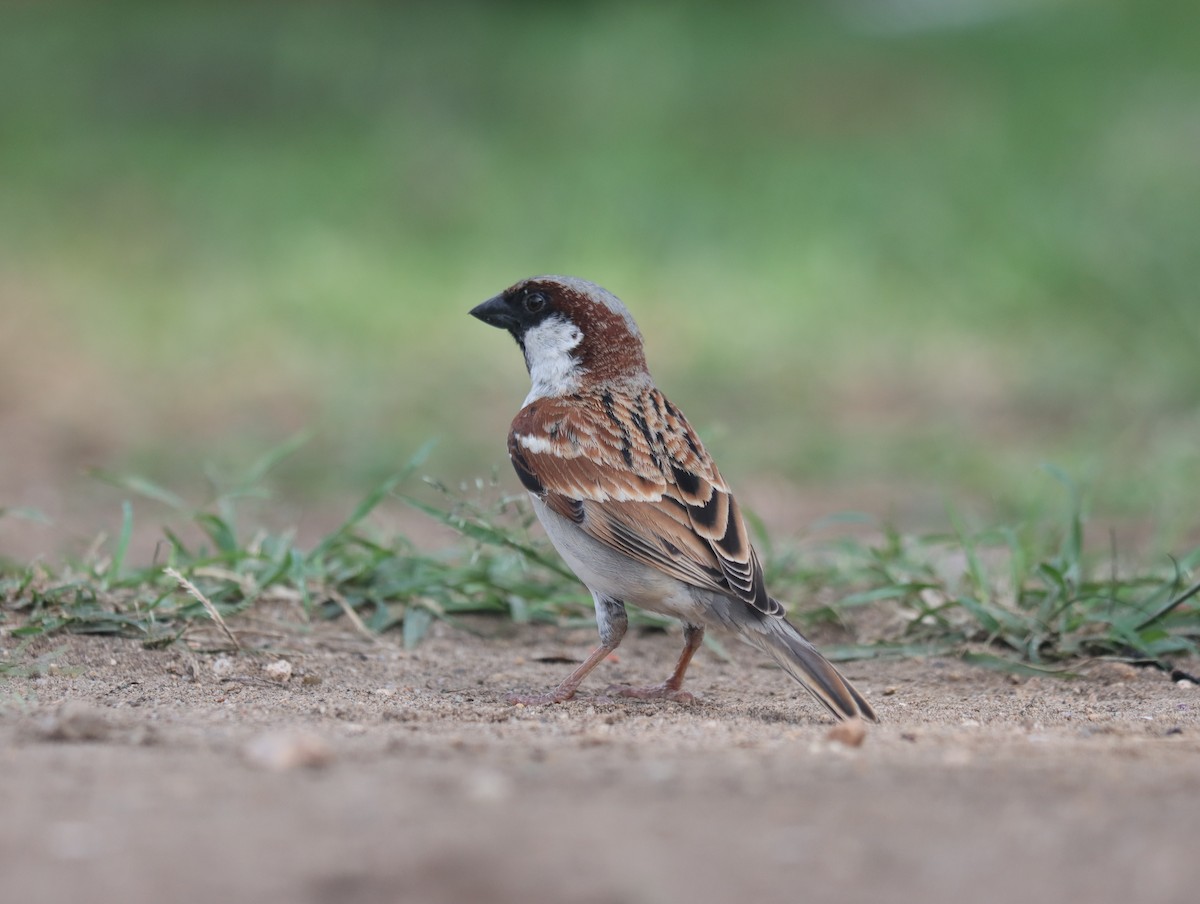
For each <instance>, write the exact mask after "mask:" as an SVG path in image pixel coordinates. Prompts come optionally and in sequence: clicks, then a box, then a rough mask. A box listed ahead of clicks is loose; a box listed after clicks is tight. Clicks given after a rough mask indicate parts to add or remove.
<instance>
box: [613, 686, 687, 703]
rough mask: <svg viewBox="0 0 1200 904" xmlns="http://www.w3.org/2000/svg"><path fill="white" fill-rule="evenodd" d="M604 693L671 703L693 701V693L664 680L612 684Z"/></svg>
mask: <svg viewBox="0 0 1200 904" xmlns="http://www.w3.org/2000/svg"><path fill="white" fill-rule="evenodd" d="M605 693H606V694H611V695H613V696H614V697H625V698H627V699H633V700H670V701H671V702H672V703H689V704H690V703H695V702H696V698H695V696H694V695H692V694H690V693H688V692H687V691H684V690H680V689H679V688H677V687H671V686H670V685H669V684H667V683H666V682H664V683H662V684H651V685H649V686H646V687H631V686H629V685H628V684H614V685H612V686H611V687H609V688H608V689H607V690H606V691H605Z"/></svg>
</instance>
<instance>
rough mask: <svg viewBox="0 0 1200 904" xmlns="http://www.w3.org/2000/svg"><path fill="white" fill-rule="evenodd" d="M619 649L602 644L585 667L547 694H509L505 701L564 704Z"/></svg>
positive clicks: (527, 704) (584, 664)
mask: <svg viewBox="0 0 1200 904" xmlns="http://www.w3.org/2000/svg"><path fill="white" fill-rule="evenodd" d="M616 648H617V644H615V643H614V644H607V643H602V644H600V646H598V647H596V649H594V650H592V655H590V656H589V657H588V658H587V659H585V660H584V661H583V665H581V666H580V667H579V668H577V669H576V670H575V671H573V672H572V673H571V674H570V675H568V676H567V677H566V679H565V680H564V681H563V683H562V684H560V685H559V686H558V687H556V688H555V689H554V690H552V691H550V692H549V693H546V694H509V695H508V697H506V698H505V699H507V700H508V702H509V703H513V704H517V703H521V704H524V705H525V706H542V705H544V704H547V703H563V702H565V701H567V700H570V699H571V698H572V697H574V696H575V691H577V690H579V685H580V684H581V683H582V682H583V679H584V678H586V677H587V676H588V673H589V672H590V671H591V670H592V669H594V668H595V667H596V666H598V665H599V664H600V663H601V662H603V661H604V657H606V656H607V655H608V654H609V653H611V652H612V651H613V650H615V649H616Z"/></svg>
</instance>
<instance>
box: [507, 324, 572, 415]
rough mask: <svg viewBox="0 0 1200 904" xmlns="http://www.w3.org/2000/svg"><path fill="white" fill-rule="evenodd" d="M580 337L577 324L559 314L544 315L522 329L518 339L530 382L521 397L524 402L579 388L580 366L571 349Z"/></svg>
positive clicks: (568, 392)
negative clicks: (526, 394)
mask: <svg viewBox="0 0 1200 904" xmlns="http://www.w3.org/2000/svg"><path fill="white" fill-rule="evenodd" d="M582 339H583V333H581V332H580V331H579V328H578V327H576V326H575V324H573V323H571V322H570V321H569V320H564V319H563V318H562V317H547V318H546V319H545V320H543V321H542V322H541V323H539V324H538V325H537V326H535V327H532V328H530V329H529V330H527V331H526V332H525V335H524V336H523V337H522V339H521V343H522V345H524V347H525V364H526V366H527V367H528V368H529V378H530V380H531V381H532V382H533V386H532V387H531V388H530V390H529V395H528V396H526V397H525V404H526V405H528V404H529V403H530V402H532V401H533V400H534V399H541V398H546V397H551V396H561V395H569V394H570V393H572V392H577V391H578V390H579V380H580V377H582V376H583V368H582V367H581V366H580V364H579V359H578V358H576V357H575V356H574V355H572V354H571V352H572V351H574V349H575V348H576V347H577V346H578V345H579V343H580V341H581V340H582Z"/></svg>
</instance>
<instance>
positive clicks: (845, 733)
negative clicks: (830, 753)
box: [825, 718, 867, 747]
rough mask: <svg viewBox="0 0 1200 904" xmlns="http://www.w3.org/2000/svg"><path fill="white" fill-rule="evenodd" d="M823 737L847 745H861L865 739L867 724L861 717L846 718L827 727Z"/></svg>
mask: <svg viewBox="0 0 1200 904" xmlns="http://www.w3.org/2000/svg"><path fill="white" fill-rule="evenodd" d="M825 739H826V740H827V741H836V742H837V743H839V744H845V745H846V746H847V747H861V746H862V744H863V741H865V740H866V739H867V725H866V723H865V722H863V720H862V719H857V718H855V719H847V720H846V721H845V722H839V723H838V724H837V725H835V726H833V728H831V729H829V732H828V733H827V734H826V735H825Z"/></svg>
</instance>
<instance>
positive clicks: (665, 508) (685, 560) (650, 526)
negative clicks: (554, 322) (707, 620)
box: [508, 389, 782, 615]
mask: <svg viewBox="0 0 1200 904" xmlns="http://www.w3.org/2000/svg"><path fill="white" fill-rule="evenodd" d="M508 446H509V455H510V457H511V458H512V462H513V467H514V468H515V469H516V471H517V475H518V477H520V479H521V482H522V483H523V484H524V486H525V487H526V488H527V489H528V490H529V491H530V492H531V493H535V494H536V495H538V496H539V497H541V498H542V499H543V500H544V501H545V502H546V504H547V505H548V506H550V508H552V509H553V510H555V511H557V512H558V513H559V514H562V515H564V516H565V517H569V518H571V519H572V520H574V521H575V522H576V523H577V524H579V525H580V527H581V528H582V529H583V530H585V531H586V532H587V533H588V534H590V535H591V536H593V537H595V538H596V539H597V540H600V541H601V542H603V543H606V544H608V545H609V546H611V547H612V548H614V549H616V550H619V551H620V552H622V553H624V554H625V555H628V556H629V557H630V558H633V559H635V560H637V561H639V562H642V563H644V564H646V565H649V566H651V567H654V568H658V569H659V570H661V571H663V572H665V573H667V574H669V575H671V576H673V577H675V578H678V579H679V580H681V581H684V582H685V583H688V584H691V585H693V586H696V587H701V588H704V589H708V590H714V591H717V592H719V593H725V594H727V595H730V596H733V597H736V598H738V599H741V600H742V601H744V602H745V603H747V604H748V605H750V606H753V607H755V608H756V609H759V610H761V611H762V612H765V613H767V614H771V615H777V614H781V613H782V607H781V606H780V604H779V603H778V602H776V601H775V600H774V599H772V598H771V596H770V595H769V594H768V593H767V590H766V586H765V584H764V582H763V574H762V565H761V564H760V563H759V560H758V556H757V555H756V554H755V552H754V549H753V547H752V546H751V545H750V539H749V534H748V532H747V530H746V523H745V520H744V519H743V518H742V515H741V511H740V510H739V509H738V505H737V502H736V501H735V500H734V498H733V496H732V495H731V494H730V492H729V488H728V487H727V486H726V485H725V481H724V480H723V479H722V478H721V475H720V473H719V472H718V471H717V468H716V466H715V465H714V464H713V462H712V459H710V458H709V457H708V454H707V453H706V452H705V450H704V447H703V445H702V444H701V442H700V439H699V437H698V436H696V433H695V431H694V430H692V428H691V426H690V425H689V424H688V423H687V421H686V420H685V419H684V417H683V415H682V414H680V413H679V411H678V410H677V409H676V408H675V407H674V406H673V405H671V403H670V402H668V401H667V400H666V399H665V398H664V397H663V396H662V395H661V394H660V393H659V392H658V390H656V389H644V390H641V391H640V392H638V393H636V394H634V395H625V394H615V393H611V392H602V393H599V394H594V395H577V396H572V397H569V398H566V399H546V398H543V399H538V400H536V401H535V402H533V403H531V404H530V405H528V406H526V407H525V408H523V409H522V410H521V412H520V413H519V414H518V415H517V417H516V419H515V420H514V421H513V426H512V431H511V432H510V434H509V443H508Z"/></svg>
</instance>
